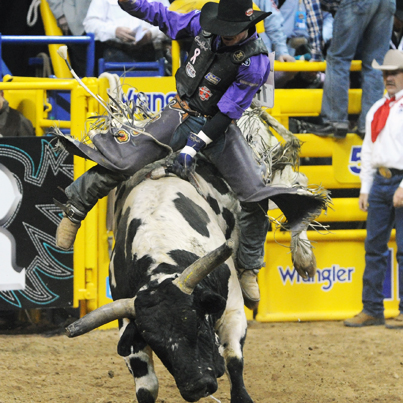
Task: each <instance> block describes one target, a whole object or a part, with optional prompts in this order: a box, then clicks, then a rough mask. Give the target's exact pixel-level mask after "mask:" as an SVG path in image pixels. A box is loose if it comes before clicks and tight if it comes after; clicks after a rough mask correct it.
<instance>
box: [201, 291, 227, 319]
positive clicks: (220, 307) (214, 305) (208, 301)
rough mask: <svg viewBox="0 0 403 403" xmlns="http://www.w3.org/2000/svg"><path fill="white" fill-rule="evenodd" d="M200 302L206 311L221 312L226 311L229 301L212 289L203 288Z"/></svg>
mask: <svg viewBox="0 0 403 403" xmlns="http://www.w3.org/2000/svg"><path fill="white" fill-rule="evenodd" d="M200 303H201V306H202V307H203V309H204V311H205V312H206V313H209V314H210V313H219V312H222V311H224V309H225V306H226V304H227V301H226V300H225V298H223V297H222V296H221V295H219V294H217V293H215V292H212V291H210V290H203V291H202V293H201V296H200Z"/></svg>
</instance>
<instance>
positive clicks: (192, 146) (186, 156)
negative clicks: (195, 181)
mask: <svg viewBox="0 0 403 403" xmlns="http://www.w3.org/2000/svg"><path fill="white" fill-rule="evenodd" d="M211 141H212V140H211V139H210V138H209V137H207V136H206V135H205V134H204V133H203V131H200V132H199V133H198V134H195V133H190V135H189V137H188V140H187V143H186V146H185V147H183V149H182V150H181V152H180V154H179V155H178V156H177V157H176V160H175V162H174V164H173V166H172V168H173V172H174V173H175V174H176V175H178V176H180V177H181V178H182V179H186V178H187V176H188V174H189V171H190V168H191V167H192V165H193V162H194V157H195V155H196V154H197V153H198V151H200V150H202V149H203V148H204V147H206V146H207V145H208V144H210V143H211Z"/></svg>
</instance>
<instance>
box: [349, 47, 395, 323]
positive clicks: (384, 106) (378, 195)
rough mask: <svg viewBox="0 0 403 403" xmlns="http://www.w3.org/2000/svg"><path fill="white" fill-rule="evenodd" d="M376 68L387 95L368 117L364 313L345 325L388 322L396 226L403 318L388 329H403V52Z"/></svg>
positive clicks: (363, 178) (363, 170)
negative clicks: (386, 289)
mask: <svg viewBox="0 0 403 403" xmlns="http://www.w3.org/2000/svg"><path fill="white" fill-rule="evenodd" d="M372 66H373V68H374V69H376V70H377V71H379V70H381V71H382V73H383V82H384V85H385V88H386V91H387V94H386V95H385V96H384V97H383V98H381V99H380V100H378V101H377V102H376V103H375V104H374V105H373V106H372V108H371V109H370V110H369V112H368V115H367V119H366V133H365V138H364V142H363V146H362V152H361V174H360V178H361V191H360V197H359V201H358V202H359V207H360V209H361V210H362V211H367V212H368V218H367V238H366V240H365V271H364V278H363V290H362V302H363V305H364V309H363V310H362V311H361V312H360V313H359V314H358V315H356V316H355V317H353V318H352V319H348V320H346V321H345V322H344V324H345V325H346V326H351V327H361V326H370V325H382V324H384V323H385V319H384V306H383V294H382V287H383V280H384V278H385V273H386V268H387V259H388V245H387V243H388V241H389V238H390V234H391V231H392V228H393V226H394V225H395V227H396V243H397V254H396V257H397V261H398V264H399V276H398V278H399V294H400V295H399V297H400V304H399V310H400V315H399V316H397V317H396V318H394V319H393V320H391V321H390V322H389V323H388V324H387V325H386V327H388V328H392V329H396V328H402V329H403V137H402V132H403V119H402V114H401V112H402V110H403V52H401V51H400V50H389V51H388V52H387V53H386V56H385V60H384V62H383V65H381V66H380V65H379V64H378V63H377V61H376V60H375V59H374V61H373V63H372Z"/></svg>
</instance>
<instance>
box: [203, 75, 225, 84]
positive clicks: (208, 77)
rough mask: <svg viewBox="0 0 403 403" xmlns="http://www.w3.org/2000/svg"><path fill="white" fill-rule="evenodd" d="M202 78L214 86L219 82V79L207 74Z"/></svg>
mask: <svg viewBox="0 0 403 403" xmlns="http://www.w3.org/2000/svg"><path fill="white" fill-rule="evenodd" d="M204 78H205V79H206V80H207V81H210V83H212V84H214V85H217V84H218V83H219V82H220V81H221V78H220V77H217V76H215V75H214V74H213V73H207V74H206V75H205V76H204Z"/></svg>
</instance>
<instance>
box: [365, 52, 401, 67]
mask: <svg viewBox="0 0 403 403" xmlns="http://www.w3.org/2000/svg"><path fill="white" fill-rule="evenodd" d="M372 67H373V68H374V69H376V70H399V69H402V70H403V52H402V51H400V50H397V49H391V50H388V51H387V52H386V55H385V58H384V59H383V64H379V63H378V62H377V61H376V60H375V59H374V60H372Z"/></svg>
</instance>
